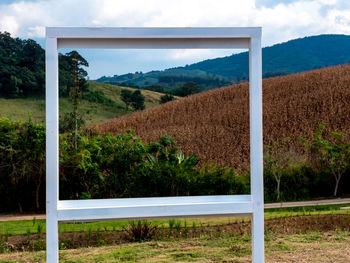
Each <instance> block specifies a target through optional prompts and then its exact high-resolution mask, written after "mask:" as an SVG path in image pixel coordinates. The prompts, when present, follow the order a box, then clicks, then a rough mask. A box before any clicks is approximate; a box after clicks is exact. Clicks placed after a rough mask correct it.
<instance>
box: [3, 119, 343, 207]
mask: <svg viewBox="0 0 350 263" xmlns="http://www.w3.org/2000/svg"><path fill="white" fill-rule="evenodd" d="M324 131H325V130H324V129H323V128H322V126H320V128H319V129H318V130H317V131H316V132H315V135H314V137H312V138H306V139H305V142H306V147H309V149H311V150H313V151H315V153H316V154H315V163H310V162H300V161H299V162H295V161H294V160H293V159H292V158H291V157H290V156H291V153H290V152H288V151H286V148H284V146H285V145H286V144H287V143H288V140H286V141H285V142H276V143H273V144H271V145H270V147H268V148H266V152H265V167H264V191H265V201H276V200H279V201H294V200H307V199H311V198H320V197H330V196H333V195H336V196H341V195H346V194H350V192H349V188H348V187H347V186H348V185H349V183H350V177H349V174H350V151H349V149H350V143H349V142H347V141H345V140H344V138H342V137H341V136H340V135H339V134H337V133H335V134H334V136H335V137H334V140H333V141H330V140H325V139H324V136H323V133H324ZM75 135H76V134H75V133H74V132H67V133H64V134H61V135H60V154H59V163H60V178H59V180H60V192H59V195H60V199H86V198H123V197H146V196H184V195H214V194H247V193H249V191H250V190H249V189H250V182H249V179H250V176H249V173H248V174H245V173H244V174H243V173H241V174H240V173H237V172H236V171H235V170H234V169H233V168H230V167H225V166H219V165H216V164H214V163H204V164H201V165H199V161H200V156H198V155H195V154H194V155H190V156H185V154H184V153H183V152H182V151H181V149H180V147H179V146H178V145H177V144H176V142H175V141H174V140H173V139H172V138H170V137H169V136H167V135H163V136H161V137H160V138H159V140H158V141H154V142H149V143H145V142H143V141H142V140H141V139H140V138H138V137H136V136H135V135H134V134H133V133H132V131H127V132H125V133H123V134H117V135H111V134H102V135H101V134H95V133H93V132H92V131H87V132H84V131H79V132H78V134H77V138H78V140H77V145H76V146H75V142H74V140H75ZM45 173H46V172H45V127H44V126H42V125H38V124H34V123H32V122H31V121H27V122H25V123H20V122H13V121H10V120H8V119H0V198H1V202H0V210H1V211H3V212H16V211H17V212H24V211H27V212H30V211H31V212H33V211H44V209H45Z"/></svg>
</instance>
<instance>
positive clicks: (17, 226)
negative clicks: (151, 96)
mask: <svg viewBox="0 0 350 263" xmlns="http://www.w3.org/2000/svg"><path fill="white" fill-rule="evenodd" d="M345 206H350V204H342V205H327V206H309V207H291V208H269V209H265V219H271V218H278V217H288V216H300V215H324V214H349V215H350V211H349V210H340V207H345ZM242 220H245V221H248V220H250V218H249V217H219V218H217V217H209V218H187V219H177V220H175V221H174V223H173V221H172V220H169V219H161V220H152V223H153V224H156V225H159V226H160V227H169V223H172V224H173V225H174V226H173V228H175V225H176V224H179V223H181V227H184V225H185V222H186V224H187V226H188V227H189V228H191V227H192V225H193V224H195V226H196V227H197V228H200V226H201V224H202V225H205V226H207V225H208V224H209V225H221V224H227V223H232V222H236V221H242ZM38 224H41V225H42V227H43V229H42V231H41V232H45V231H46V229H45V220H39V219H37V220H23V221H5V222H0V235H16V234H26V233H27V232H28V231H30V233H37V230H38ZM127 224H128V221H99V222H87V223H60V224H59V231H60V232H72V231H88V230H89V229H91V230H92V231H95V230H97V229H100V230H121V229H123V226H126V225H127Z"/></svg>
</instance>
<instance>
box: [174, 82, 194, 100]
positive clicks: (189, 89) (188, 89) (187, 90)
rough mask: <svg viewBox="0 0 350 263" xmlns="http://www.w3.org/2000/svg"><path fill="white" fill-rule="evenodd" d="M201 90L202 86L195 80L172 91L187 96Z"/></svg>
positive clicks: (177, 94)
mask: <svg viewBox="0 0 350 263" xmlns="http://www.w3.org/2000/svg"><path fill="white" fill-rule="evenodd" d="M199 92H201V89H200V87H199V86H198V85H197V84H196V83H194V82H187V83H185V84H184V85H183V86H182V87H180V88H176V89H174V90H172V91H171V93H172V94H174V95H176V96H180V97H186V96H189V95H192V94H196V93H199Z"/></svg>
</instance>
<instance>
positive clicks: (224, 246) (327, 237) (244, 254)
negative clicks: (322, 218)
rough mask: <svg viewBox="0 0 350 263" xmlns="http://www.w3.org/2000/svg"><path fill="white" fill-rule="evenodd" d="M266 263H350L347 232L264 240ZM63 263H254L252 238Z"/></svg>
mask: <svg viewBox="0 0 350 263" xmlns="http://www.w3.org/2000/svg"><path fill="white" fill-rule="evenodd" d="M265 240H266V243H265V248H266V262H269V263H277V262H284V263H286V262H287V263H288V262H300V263H303V262H313V263H323V262H324V263H326V262H327V263H328V262H337V263H348V262H350V233H349V232H348V231H332V232H326V233H321V232H310V233H307V234H293V235H280V234H274V235H272V234H270V235H268V236H266V237H265ZM0 262H45V252H44V251H39V252H14V253H8V254H0ZM60 262H236V263H243V262H244V263H246V262H251V242H250V236H237V235H230V234H225V235H222V236H220V237H216V238H213V237H209V236H202V237H200V238H192V239H169V240H158V241H151V242H141V243H128V244H118V245H113V246H102V247H89V248H81V249H70V250H60Z"/></svg>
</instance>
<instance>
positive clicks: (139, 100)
mask: <svg viewBox="0 0 350 263" xmlns="http://www.w3.org/2000/svg"><path fill="white" fill-rule="evenodd" d="M131 106H132V107H133V108H134V110H144V109H145V96H143V95H142V94H141V91H140V90H135V91H134V92H133V93H132V95H131Z"/></svg>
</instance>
